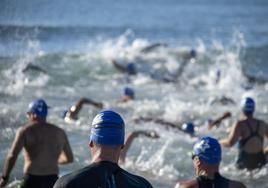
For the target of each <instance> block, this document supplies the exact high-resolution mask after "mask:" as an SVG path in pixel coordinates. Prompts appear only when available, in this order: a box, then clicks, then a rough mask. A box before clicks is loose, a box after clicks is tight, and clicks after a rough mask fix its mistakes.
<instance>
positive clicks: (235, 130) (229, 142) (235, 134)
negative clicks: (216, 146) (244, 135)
mask: <svg viewBox="0 0 268 188" xmlns="http://www.w3.org/2000/svg"><path fill="white" fill-rule="evenodd" d="M240 136H241V130H240V125H239V123H236V124H234V126H233V127H232V130H231V132H230V134H229V136H228V137H227V138H224V139H221V140H220V141H219V143H220V144H221V146H224V147H232V146H233V145H234V144H235V143H236V142H237V140H238V139H239V137H240Z"/></svg>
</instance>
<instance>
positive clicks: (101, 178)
mask: <svg viewBox="0 0 268 188" xmlns="http://www.w3.org/2000/svg"><path fill="white" fill-rule="evenodd" d="M124 140H125V123H124V120H123V119H122V117H121V116H120V115H119V114H118V113H116V112H114V111H111V110H104V111H101V112H100V113H99V114H97V115H96V116H95V118H94V119H93V122H92V127H91V133H90V140H89V148H90V151H91V154H92V164H90V165H89V166H87V167H85V168H82V169H80V170H77V171H74V172H72V173H70V174H67V175H65V176H63V177H61V178H60V179H58V181H57V182H56V184H55V185H54V188H88V187H91V188H99V187H105V188H152V185H151V184H150V183H149V182H148V181H147V180H146V179H144V178H142V177H140V176H137V175H133V174H130V173H129V172H127V171H125V170H124V169H122V168H120V167H119V165H118V160H119V157H120V153H121V150H122V149H123V147H124Z"/></svg>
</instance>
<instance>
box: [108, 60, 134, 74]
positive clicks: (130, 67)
mask: <svg viewBox="0 0 268 188" xmlns="http://www.w3.org/2000/svg"><path fill="white" fill-rule="evenodd" d="M112 64H113V65H114V67H115V68H116V69H117V70H119V71H120V72H123V73H127V74H128V75H136V74H137V72H138V71H137V66H136V64H134V63H128V64H127V65H126V66H124V65H121V64H120V63H119V62H117V61H116V60H114V59H113V60H112Z"/></svg>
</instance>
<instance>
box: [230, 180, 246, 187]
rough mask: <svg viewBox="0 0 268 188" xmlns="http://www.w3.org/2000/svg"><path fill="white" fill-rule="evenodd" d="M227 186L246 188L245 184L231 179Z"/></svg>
mask: <svg viewBox="0 0 268 188" xmlns="http://www.w3.org/2000/svg"><path fill="white" fill-rule="evenodd" d="M229 187H230V188H246V186H245V185H244V184H243V183H241V182H238V181H231V182H230V186H229Z"/></svg>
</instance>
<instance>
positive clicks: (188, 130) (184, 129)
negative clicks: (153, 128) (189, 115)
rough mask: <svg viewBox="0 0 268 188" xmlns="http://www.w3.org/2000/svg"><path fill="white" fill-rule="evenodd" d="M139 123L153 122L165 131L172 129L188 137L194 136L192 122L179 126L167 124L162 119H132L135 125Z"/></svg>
mask: <svg viewBox="0 0 268 188" xmlns="http://www.w3.org/2000/svg"><path fill="white" fill-rule="evenodd" d="M140 121H145V122H154V123H157V124H160V125H163V126H164V127H165V128H166V129H169V128H172V129H176V130H179V131H181V132H184V133H186V134H189V135H190V136H195V125H194V124H193V123H192V122H187V123H184V124H182V125H181V126H180V125H178V124H175V123H172V122H168V121H165V120H163V119H158V118H150V117H139V118H135V119H134V122H135V123H138V122H140Z"/></svg>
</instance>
